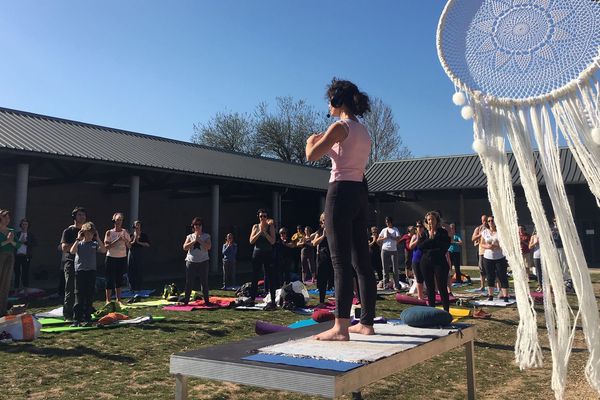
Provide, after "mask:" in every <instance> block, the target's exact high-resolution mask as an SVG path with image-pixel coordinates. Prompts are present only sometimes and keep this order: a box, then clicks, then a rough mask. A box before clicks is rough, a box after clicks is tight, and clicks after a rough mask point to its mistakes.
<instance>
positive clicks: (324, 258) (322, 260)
mask: <svg viewBox="0 0 600 400" xmlns="http://www.w3.org/2000/svg"><path fill="white" fill-rule="evenodd" d="M333 285H334V284H333V265H331V256H330V254H329V251H325V250H321V251H320V252H319V254H318V255H317V289H319V303H325V295H326V292H327V289H329V288H330V287H333Z"/></svg>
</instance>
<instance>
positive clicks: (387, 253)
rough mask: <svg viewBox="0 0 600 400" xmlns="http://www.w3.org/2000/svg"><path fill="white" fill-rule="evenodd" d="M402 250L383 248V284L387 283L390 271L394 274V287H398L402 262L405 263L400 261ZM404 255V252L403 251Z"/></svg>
mask: <svg viewBox="0 0 600 400" xmlns="http://www.w3.org/2000/svg"><path fill="white" fill-rule="evenodd" d="M400 254H401V253H400V252H398V251H391V250H381V263H382V264H383V284H384V285H385V284H386V283H387V278H388V274H389V273H390V271H391V272H392V274H393V276H394V289H398V288H399V287H398V282H399V281H400V264H404V261H402V262H401V261H400ZM402 255H404V252H403V253H402Z"/></svg>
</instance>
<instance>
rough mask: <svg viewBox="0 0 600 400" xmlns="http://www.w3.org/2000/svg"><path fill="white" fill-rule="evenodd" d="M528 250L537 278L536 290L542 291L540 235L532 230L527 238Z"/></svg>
mask: <svg viewBox="0 0 600 400" xmlns="http://www.w3.org/2000/svg"><path fill="white" fill-rule="evenodd" d="M529 250H531V252H532V253H533V265H534V266H535V277H536V278H537V283H538V285H537V288H536V289H535V291H536V292H541V291H542V283H543V281H542V252H541V251H540V237H539V236H538V234H537V232H536V231H533V233H532V234H531V238H530V239H529Z"/></svg>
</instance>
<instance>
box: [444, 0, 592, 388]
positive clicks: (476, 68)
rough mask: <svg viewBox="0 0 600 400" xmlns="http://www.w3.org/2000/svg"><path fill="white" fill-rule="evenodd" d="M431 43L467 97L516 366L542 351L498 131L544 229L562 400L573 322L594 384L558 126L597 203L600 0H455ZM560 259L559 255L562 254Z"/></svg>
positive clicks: (584, 283)
mask: <svg viewBox="0 0 600 400" xmlns="http://www.w3.org/2000/svg"><path fill="white" fill-rule="evenodd" d="M437 47H438V55H439V58H440V61H441V63H442V66H443V67H444V69H445V71H446V73H447V74H448V76H449V77H450V79H451V80H452V82H454V85H455V87H456V93H455V94H454V96H453V98H452V99H453V101H454V103H455V104H456V105H460V106H463V107H462V110H461V114H462V116H463V118H465V119H470V118H473V131H474V138H475V140H474V143H473V148H474V150H475V151H476V152H477V153H478V154H479V158H480V161H481V164H482V166H483V170H484V172H485V174H486V176H487V180H488V196H489V200H490V204H491V207H492V212H493V213H494V215H495V216H496V222H497V226H498V234H499V238H500V243H501V245H502V248H503V250H504V253H505V255H506V256H507V259H508V262H509V263H510V265H512V266H513V268H512V270H513V277H514V282H515V293H516V297H517V307H518V310H519V315H520V321H519V326H518V330H517V341H516V343H515V357H516V361H517V363H518V364H519V366H520V367H521V368H530V367H536V366H539V365H541V362H542V352H541V348H540V345H539V342H538V336H537V324H536V312H535V309H534V307H533V301H532V299H531V296H530V294H529V286H528V277H527V274H526V272H525V269H524V267H523V262H522V258H521V251H520V246H519V239H518V233H517V232H518V222H517V212H516V209H515V204H514V192H513V182H512V177H511V173H510V170H509V165H508V159H507V156H506V152H505V138H507V139H508V141H509V143H510V146H511V149H512V151H513V154H514V157H515V160H516V162H517V166H518V168H519V173H520V179H521V184H522V185H523V189H524V192H525V197H526V200H527V204H528V207H529V209H530V211H531V216H532V219H533V222H534V224H535V227H536V229H537V232H538V235H539V237H540V247H541V254H542V268H543V276H544V283H543V289H544V308H545V316H546V324H547V328H548V337H549V342H550V347H551V350H552V361H553V366H552V389H553V390H554V393H555V396H556V398H557V399H560V398H562V397H563V394H564V389H565V383H566V374H567V364H568V359H569V356H570V353H571V348H572V343H573V337H574V332H575V326H576V324H577V321H578V320H579V319H580V320H581V326H582V330H583V333H584V336H585V340H586V344H587V347H588V350H589V359H588V361H587V364H586V368H585V374H586V377H587V380H588V382H589V383H590V384H591V385H592V387H593V388H594V389H595V390H596V391H598V392H599V393H600V318H599V315H598V307H597V305H596V299H595V296H594V292H593V287H592V283H591V279H590V275H589V273H588V270H587V265H586V261H585V257H584V255H583V250H582V247H581V243H580V241H579V236H578V234H577V229H576V227H575V223H574V221H573V216H572V214H571V209H570V206H569V202H568V199H567V195H566V191H565V187H564V183H563V177H562V174H561V164H560V159H559V153H560V152H559V148H558V135H562V136H563V137H564V138H565V140H566V143H567V144H568V146H569V149H570V151H571V152H572V154H573V156H574V159H575V160H576V162H577V164H578V166H579V168H580V169H581V171H582V173H583V175H584V176H585V178H586V180H587V182H588V185H589V187H590V189H591V191H592V193H593V194H594V196H595V197H596V200H597V201H598V204H599V205H600V200H599V199H600V84H599V83H598V80H597V79H598V74H597V71H598V69H599V68H600V1H597V0H450V1H448V3H447V4H446V7H445V9H444V12H443V14H442V16H441V19H440V22H439V26H438V32H437ZM532 138H533V140H532ZM533 143H536V144H537V148H538V150H539V156H538V164H539V167H540V169H541V172H542V174H543V176H544V180H545V185H546V189H547V192H548V195H549V197H550V200H551V203H552V208H553V213H554V216H555V217H556V220H557V226H558V229H559V232H560V235H561V237H562V241H563V246H564V255H563V251H562V250H560V251H559V250H558V249H557V248H556V246H555V244H554V241H553V240H552V232H551V229H550V226H549V223H548V220H549V218H548V217H549V215H546V213H545V211H544V207H543V206H542V200H541V194H540V190H539V187H538V181H537V177H536V164H535V156H534V155H535V153H534V152H533V146H534V145H533ZM563 259H566V263H564V262H562V263H561V260H563ZM565 264H566V265H565ZM561 265H562V266H563V267H561ZM567 276H570V277H571V278H572V281H573V286H574V288H575V292H576V294H577V298H578V302H579V310H578V313H577V315H575V314H574V313H573V310H572V309H571V307H570V306H569V304H568V301H567V296H566V290H565V277H567Z"/></svg>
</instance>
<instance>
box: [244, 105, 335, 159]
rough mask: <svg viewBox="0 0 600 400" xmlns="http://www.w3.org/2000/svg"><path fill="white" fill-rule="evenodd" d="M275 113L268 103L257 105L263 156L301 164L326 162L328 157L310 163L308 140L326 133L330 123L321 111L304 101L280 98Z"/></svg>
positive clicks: (258, 143)
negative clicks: (327, 123) (318, 133)
mask: <svg viewBox="0 0 600 400" xmlns="http://www.w3.org/2000/svg"><path fill="white" fill-rule="evenodd" d="M276 101H277V106H276V110H275V112H271V111H270V110H269V108H268V105H267V104H266V103H264V102H263V103H261V104H259V105H258V107H257V108H256V112H255V118H256V143H257V145H258V147H260V149H261V150H262V152H263V155H266V156H269V157H275V158H279V159H281V160H284V161H291V162H296V163H299V164H312V165H326V161H325V160H321V161H319V162H316V163H312V162H307V161H306V156H305V147H306V139H308V137H309V136H310V135H312V134H313V133H315V132H322V131H323V130H325V129H326V127H327V125H326V122H325V120H324V118H323V116H320V115H319V113H317V111H316V110H315V109H314V108H313V107H311V106H309V105H308V104H307V103H306V102H305V101H304V100H294V99H293V98H292V97H289V96H288V97H278V98H277V99H276Z"/></svg>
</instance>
